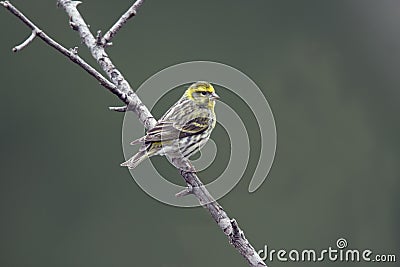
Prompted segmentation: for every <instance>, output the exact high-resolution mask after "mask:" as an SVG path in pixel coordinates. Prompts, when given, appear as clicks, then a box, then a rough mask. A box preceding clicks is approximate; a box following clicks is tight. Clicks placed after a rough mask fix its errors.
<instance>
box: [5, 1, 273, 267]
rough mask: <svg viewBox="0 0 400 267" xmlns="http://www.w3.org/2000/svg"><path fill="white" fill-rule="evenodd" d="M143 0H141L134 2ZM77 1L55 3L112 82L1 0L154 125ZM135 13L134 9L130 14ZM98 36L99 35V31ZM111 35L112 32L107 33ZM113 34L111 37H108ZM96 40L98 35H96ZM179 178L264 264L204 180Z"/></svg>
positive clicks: (256, 263)
mask: <svg viewBox="0 0 400 267" xmlns="http://www.w3.org/2000/svg"><path fill="white" fill-rule="evenodd" d="M137 2H143V1H137ZM79 3H80V2H79V1H71V0H59V1H58V4H59V5H60V6H62V7H63V8H64V10H65V11H66V12H67V14H68V15H69V17H70V25H71V26H72V27H73V29H74V30H76V31H78V32H79V35H80V36H81V38H82V41H83V43H84V44H85V45H86V46H87V47H88V48H89V50H90V52H91V54H92V56H93V57H94V58H95V59H96V60H97V62H98V63H99V65H100V66H101V68H102V69H103V70H104V71H105V72H106V73H107V75H108V76H109V77H110V79H111V81H112V83H110V82H109V81H108V80H107V79H105V78H104V77H103V76H101V74H99V73H98V72H97V71H96V70H95V69H93V68H92V67H91V66H90V65H88V64H87V63H86V62H85V61H83V60H82V59H81V58H80V57H79V56H78V55H77V54H76V53H77V50H76V49H75V48H74V49H72V50H71V51H70V50H67V49H65V48H64V47H62V46H61V45H60V44H58V43H57V42H55V41H54V40H53V39H51V38H50V37H48V36H47V35H46V34H45V33H44V32H42V31H41V30H40V29H39V28H37V27H36V26H35V25H34V24H33V23H32V22H31V21H29V20H28V19H27V18H26V17H25V16H24V15H23V14H22V13H21V12H20V11H18V10H17V9H16V8H15V7H14V6H12V5H11V4H10V3H9V2H8V1H5V2H0V4H2V5H3V6H4V7H5V8H7V9H8V10H9V11H10V12H11V13H13V14H14V15H15V16H17V17H18V18H19V19H21V21H23V22H24V23H25V24H26V25H27V26H28V27H29V28H31V30H35V31H36V32H37V36H39V37H40V38H41V39H42V40H43V41H45V42H46V43H47V44H49V45H50V46H52V47H53V48H55V49H57V50H58V51H59V52H61V53H62V54H64V55H65V56H67V57H68V58H70V59H71V60H72V61H73V62H75V63H77V64H78V65H80V66H81V67H82V68H83V69H85V70H86V71H87V72H88V73H89V74H91V75H92V76H94V77H96V79H98V80H99V81H100V83H101V84H102V85H103V86H104V87H106V88H107V89H109V90H110V91H111V92H112V93H113V94H115V95H117V96H118V97H119V98H120V99H121V100H122V101H123V102H124V103H125V104H127V106H126V107H119V108H118V107H117V108H110V109H112V110H116V111H126V110H132V111H133V112H134V113H136V114H137V115H138V117H139V120H140V121H141V122H142V123H143V125H144V126H145V127H146V128H147V129H150V128H152V127H154V125H155V124H156V120H155V119H154V117H153V116H152V115H151V113H150V111H149V110H148V109H147V107H146V106H144V104H143V103H142V102H141V100H140V99H139V98H138V96H137V95H136V94H135V93H134V92H133V90H132V88H131V87H130V85H129V84H128V82H127V81H126V80H125V78H124V77H123V76H122V74H121V73H120V72H119V71H118V70H117V69H116V68H115V66H114V65H113V64H112V62H111V60H110V59H109V57H108V55H107V54H106V52H105V51H104V47H103V46H101V45H99V44H98V42H97V40H96V38H95V37H94V36H93V35H92V33H91V32H90V31H89V28H88V26H87V24H86V23H85V22H84V20H83V18H82V17H81V15H80V13H79V12H78V10H77V5H78V4H79ZM132 14H133V15H134V14H136V11H135V12H134V13H132ZM128 19H129V16H128V17H127V18H126V19H122V18H121V19H120V20H123V22H122V24H121V26H119V27H118V29H119V28H121V27H122V25H123V24H124V23H125V22H126V21H127V20H128ZM118 29H117V30H116V31H115V32H114V34H115V33H116V32H117V31H118ZM110 31H111V30H110ZM98 35H99V34H98ZM110 35H112V34H110ZM111 37H112V36H111ZM97 39H99V38H97ZM180 173H181V175H182V177H183V178H184V179H185V181H186V184H187V186H188V188H187V190H184V191H183V192H180V193H178V196H183V195H188V194H193V195H194V196H195V197H196V198H197V199H198V200H199V202H200V204H201V205H202V206H203V207H204V208H206V209H207V210H208V211H209V212H210V214H211V216H212V217H213V219H214V220H215V222H216V223H217V224H218V226H219V227H220V228H221V229H222V231H223V232H224V233H225V235H226V236H227V237H228V239H229V242H230V243H231V244H232V245H233V246H234V247H235V248H236V249H237V250H238V252H239V253H240V254H241V255H242V256H243V257H244V258H245V259H246V260H247V261H248V263H249V264H250V266H253V267H262V266H266V264H265V263H264V262H263V261H262V259H261V258H260V256H259V255H258V253H257V252H256V251H255V249H254V248H253V247H252V246H251V244H250V243H249V242H248V240H247V239H246V237H245V235H244V233H243V231H242V230H241V229H240V228H239V225H238V224H237V222H236V220H234V219H232V220H231V219H230V218H229V217H228V215H227V214H226V212H225V211H224V210H223V208H222V207H221V205H219V204H218V202H216V201H215V199H214V198H213V197H212V196H211V194H210V193H209V192H208V191H207V189H206V188H205V186H204V185H203V183H202V182H201V181H200V179H199V178H198V177H197V175H196V174H195V173H194V172H188V171H180Z"/></svg>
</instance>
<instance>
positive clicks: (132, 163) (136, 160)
mask: <svg viewBox="0 0 400 267" xmlns="http://www.w3.org/2000/svg"><path fill="white" fill-rule="evenodd" d="M148 157H149V155H148V154H147V151H146V149H143V150H140V151H139V152H138V153H136V154H135V155H134V156H133V157H131V158H130V159H128V160H127V161H125V162H123V163H121V166H125V167H128V168H129V169H134V168H136V166H137V165H139V164H140V163H141V162H142V161H143V160H145V159H146V158H148Z"/></svg>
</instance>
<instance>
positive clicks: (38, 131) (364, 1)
mask: <svg viewBox="0 0 400 267" xmlns="http://www.w3.org/2000/svg"><path fill="white" fill-rule="evenodd" d="M12 3H14V4H15V5H16V6H17V7H19V8H20V9H21V10H22V11H24V12H25V14H26V15H27V16H28V17H29V18H31V19H32V20H33V21H34V22H35V23H37V25H38V26H40V27H42V29H43V30H45V31H46V32H47V33H48V34H49V35H50V36H52V37H54V38H55V39H56V40H58V41H59V42H61V43H62V44H63V45H65V46H66V47H74V46H79V48H80V50H79V52H80V55H81V56H82V57H85V58H86V59H87V60H88V61H89V62H90V63H92V64H93V65H94V66H95V67H96V68H98V67H97V66H96V65H95V63H94V61H93V60H92V59H91V58H90V56H89V54H88V52H87V50H86V49H85V47H84V46H83V45H82V44H81V43H80V40H79V37H78V36H77V34H76V33H75V32H73V31H72V30H71V29H70V28H69V26H68V18H67V16H66V14H65V13H64V11H63V10H61V9H57V8H56V1H55V0H42V1H22V0H19V1H17V0H16V1H12ZM131 3H132V1H106V0H96V1H95V0H86V1H84V4H82V5H81V6H80V11H81V12H82V14H83V15H84V18H85V19H86V21H87V23H88V24H90V25H91V30H92V32H96V31H97V30H98V29H108V28H109V27H110V26H111V25H112V24H113V23H114V21H115V20H116V19H117V18H118V17H119V16H120V14H122V12H124V11H125V10H126V9H127V8H128V7H129V6H130V4H131ZM0 25H2V27H1V36H2V37H1V39H2V41H1V42H0V69H1V74H0V76H1V81H2V88H1V90H0V103H1V104H0V109H1V112H0V116H1V139H0V142H1V150H0V159H1V161H0V162H1V167H0V176H1V179H0V213H1V223H0V237H1V238H0V266H5V267H8V266H10V267H11V266H86V267H87V266H139V265H144V264H145V265H146V266H165V267H169V266H246V265H247V263H246V262H245V261H244V260H243V259H242V257H241V256H240V255H239V254H238V253H237V252H236V251H235V250H234V249H233V248H232V247H231V246H230V245H229V244H228V242H227V240H226V237H225V236H224V234H223V233H222V232H221V231H220V229H219V228H218V227H217V226H216V225H215V223H214V221H213V220H212V219H211V217H210V216H209V214H208V213H207V212H206V211H205V210H204V209H203V208H192V209H183V208H175V207H170V206H167V205H164V204H161V203H160V202H157V201H156V200H154V199H152V198H151V197H149V196H147V195H146V194H145V193H144V192H143V191H141V190H140V188H139V187H138V186H137V185H136V184H135V183H133V182H132V180H131V177H130V175H129V173H128V171H127V170H126V169H124V168H121V167H120V166H119V163H120V162H122V161H123V155H122V148H121V125H122V119H123V116H122V114H119V113H113V112H110V111H108V109H107V107H108V106H110V105H119V104H120V103H119V101H118V99H116V98H115V97H114V96H112V95H111V94H110V93H109V92H107V91H106V90H105V89H103V88H102V87H101V86H99V85H98V82H97V81H96V80H94V79H93V78H92V77H91V76H89V75H88V74H87V73H85V72H84V71H83V70H82V69H80V68H79V67H77V66H76V65H74V64H72V63H71V62H70V61H69V60H67V59H66V58H65V57H64V56H62V55H60V54H59V53H58V52H56V51H55V50H54V49H52V48H50V47H49V46H47V45H45V44H44V43H43V42H42V41H41V40H38V39H37V40H35V41H34V42H33V43H32V44H31V45H30V46H29V47H27V48H26V49H25V50H23V51H22V52H20V53H17V54H14V53H12V52H11V48H12V47H13V46H14V45H16V44H18V43H20V42H21V41H22V40H24V38H26V37H27V36H28V35H29V34H30V31H29V30H28V29H27V27H26V26H25V25H23V24H22V23H21V22H20V21H19V20H18V19H17V18H15V17H14V16H13V15H11V14H9V13H8V12H7V11H6V10H4V9H3V8H1V9H0ZM399 25H400V2H399V1H389V0H385V1H373V0H369V1H368V0H359V1H317V0H315V1H246V2H245V1H232V0H230V1H222V0H221V1H211V0H204V1H183V0H181V1H150V0H149V1H146V2H145V4H144V6H143V7H142V8H141V9H140V12H139V15H138V16H137V17H135V18H134V20H132V21H130V22H129V24H128V25H127V26H126V27H125V28H123V30H122V31H121V32H120V33H119V34H118V36H117V37H116V38H115V39H114V40H113V42H114V46H113V47H110V48H109V49H108V52H109V54H110V56H111V58H112V60H113V61H114V63H115V64H116V65H117V67H118V68H119V69H120V70H121V71H122V72H123V73H124V75H125V77H126V78H127V79H128V81H129V82H130V83H131V85H132V87H133V88H137V87H138V86H139V85H140V84H141V83H142V82H143V81H145V80H146V79H147V78H149V77H150V76H151V75H153V74H154V73H156V72H158V71H159V70H161V69H163V68H165V67H168V66H170V65H173V64H176V63H181V62H185V61H192V60H211V61H217V62H221V63H225V64H228V65H231V66H233V67H235V68H237V69H239V70H241V71H243V72H244V73H246V74H247V75H248V76H249V77H250V78H252V79H253V80H254V81H255V82H256V83H257V84H258V86H259V87H260V88H261V89H262V90H263V92H264V94H265V96H266V98H267V99H268V101H269V103H270V105H271V108H272V110H273V113H274V116H275V120H276V125H277V135H278V145H277V153H276V157H275V161H274V164H273V167H272V169H271V171H270V173H269V176H268V179H267V180H266V181H265V182H264V184H263V185H262V187H261V188H260V189H259V190H258V191H256V192H255V193H254V194H249V193H248V192H247V188H248V184H249V182H250V179H251V175H252V171H253V170H254V166H255V160H256V159H255V157H252V162H251V164H250V166H249V168H248V169H247V171H246V174H247V175H246V177H244V178H243V179H242V180H241V182H240V183H239V185H238V186H237V187H236V188H234V190H233V191H232V192H231V193H230V194H228V195H227V196H226V197H224V198H223V199H221V200H220V203H221V204H222V205H223V207H224V208H225V210H226V211H227V212H228V214H229V215H230V216H232V217H234V218H236V219H237V220H238V221H239V224H240V226H241V227H242V228H243V229H244V230H245V233H246V236H247V238H248V239H249V240H250V241H251V242H252V244H253V245H254V246H255V247H256V248H257V249H262V248H263V247H264V245H268V247H269V248H273V249H280V248H284V249H287V250H290V249H293V248H297V249H307V248H315V249H324V248H327V247H329V246H332V247H335V242H336V240H337V239H338V238H340V237H343V238H346V239H347V241H348V243H349V247H350V248H358V249H360V250H363V249H371V250H372V251H374V253H384V254H385V253H387V254H397V261H399V257H400V255H399V248H400V238H399V237H400V231H399V225H400V208H399V185H400V180H399V173H400V165H399V159H400V142H399V136H400V127H399V113H400V90H399V86H400V75H399V74H398V71H399V69H400V27H399ZM231 100H232V99H231ZM174 101H175V100H174V99H171V100H170V103H167V102H168V101H163V105H164V106H163V107H161V108H160V109H162V108H164V109H166V108H167V107H168V106H169V105H171V104H172V103H173V102H174ZM145 104H146V103H145ZM230 104H235V103H234V99H233V100H232V101H231V103H230ZM239 104H240V103H238V106H237V108H239V109H238V113H239V114H240V113H241V111H243V114H246V112H247V113H248V112H249V111H248V110H249V109H248V108H246V107H245V106H244V107H243V105H239ZM155 114H157V115H160V114H162V112H158V113H157V112H155ZM250 123H251V122H250ZM138 127H142V126H141V125H140V124H138ZM216 135H218V131H217V132H215V134H214V138H218V136H216ZM254 142H258V141H257V136H256V137H255V139H254V140H253V141H252V145H253V147H252V148H253V150H254V151H255V152H254V153H257V144H256V143H254ZM253 150H252V151H253ZM157 160H161V161H164V163H165V162H166V160H165V159H157ZM169 170H170V176H171V180H175V181H176V182H178V181H181V180H180V179H181V178H180V177H179V175H178V174H177V173H176V170H174V169H173V168H170V169H169ZM204 174H205V172H204V173H203V174H200V177H201V176H203V177H204V178H203V179H204V180H207V178H206V177H207V175H204ZM151 176H152V174H151V173H149V177H146V179H151V178H152V177H151ZM309 265H313V264H312V263H308V262H306V263H284V262H278V261H276V260H275V261H273V262H272V263H269V266H309ZM314 265H315V266H317V265H320V263H316V264H314ZM323 265H329V266H364V265H365V263H345V262H342V263H340V262H336V263H333V262H328V261H325V262H323ZM380 265H382V264H377V263H375V264H374V263H370V264H369V266H380ZM383 265H385V266H396V264H395V263H392V264H389V263H386V264H383Z"/></svg>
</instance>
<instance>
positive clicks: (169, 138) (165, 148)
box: [121, 81, 219, 171]
mask: <svg viewBox="0 0 400 267" xmlns="http://www.w3.org/2000/svg"><path fill="white" fill-rule="evenodd" d="M217 99H219V96H218V95H217V94H216V93H215V90H214V87H213V86H212V85H211V84H210V83H208V82H202V81H199V82H196V83H194V84H192V85H191V86H190V87H189V88H188V89H187V90H186V91H185V93H184V94H183V96H182V97H181V98H180V99H179V100H178V102H176V103H175V104H174V105H173V106H172V107H171V108H170V109H169V110H168V111H167V112H166V113H165V114H164V115H163V116H162V117H161V119H160V120H159V121H158V122H157V124H156V125H155V126H154V127H153V128H152V129H150V130H149V131H147V133H146V135H145V136H143V137H141V138H139V139H137V140H135V141H133V142H131V145H134V144H140V143H141V144H142V146H141V147H140V149H139V152H138V153H136V154H135V155H134V156H133V157H131V158H130V159H129V160H127V161H126V162H124V163H122V164H121V166H127V167H128V168H129V169H134V168H135V167H136V166H137V165H139V164H140V163H141V162H142V161H143V160H144V159H146V158H148V157H151V156H154V155H166V156H167V158H168V159H169V160H170V161H171V162H172V163H173V164H174V165H175V166H176V167H178V168H180V169H186V170H188V171H195V170H194V168H193V166H192V165H191V164H190V163H188V162H189V161H188V160H187V159H188V158H189V157H190V156H191V155H193V154H194V153H196V152H197V151H198V150H199V149H200V148H202V147H203V146H204V145H205V144H206V142H207V141H208V139H209V138H210V134H211V132H212V130H213V129H214V127H215V124H216V116H215V111H214V106H215V100H217ZM174 159H176V160H174ZM188 164H189V165H188ZM184 165H185V166H184Z"/></svg>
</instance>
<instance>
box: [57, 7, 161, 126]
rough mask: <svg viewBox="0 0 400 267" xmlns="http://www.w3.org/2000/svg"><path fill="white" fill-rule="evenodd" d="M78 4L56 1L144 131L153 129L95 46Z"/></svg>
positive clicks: (118, 74) (144, 109) (143, 108)
mask: <svg viewBox="0 0 400 267" xmlns="http://www.w3.org/2000/svg"><path fill="white" fill-rule="evenodd" d="M79 4H80V2H79V1H71V0H58V5H59V6H60V7H62V8H63V9H64V10H65V11H66V12H67V14H68V16H69V19H70V24H71V23H72V24H73V25H74V30H76V31H77V32H78V33H79V35H80V37H81V40H82V42H83V43H84V44H85V45H86V46H87V47H88V48H89V51H90V52H91V54H92V56H93V57H94V58H95V59H96V60H97V63H99V65H100V67H101V68H102V69H103V70H104V72H105V73H107V75H108V77H109V78H110V79H111V81H112V83H113V84H115V85H116V86H117V89H118V91H119V93H120V94H124V95H126V96H127V101H124V103H125V104H128V109H132V111H134V112H135V114H136V115H138V118H139V120H140V122H141V123H143V124H144V126H145V127H146V129H149V128H151V127H154V125H155V124H156V122H157V121H156V120H155V119H154V117H153V115H151V113H150V111H149V110H148V109H147V107H146V106H145V105H144V104H143V103H142V101H141V100H140V99H139V97H138V96H137V95H136V94H135V93H134V92H133V90H132V88H131V86H130V85H129V83H128V81H127V80H126V79H125V78H124V76H123V75H122V73H121V72H120V71H119V70H118V69H117V68H116V67H115V66H114V64H113V63H112V61H111V60H110V58H109V56H108V54H107V53H106V51H105V50H104V47H103V46H100V45H98V44H97V40H96V38H95V37H94V36H93V34H92V33H91V32H90V30H89V27H88V26H87V24H86V22H85V21H84V19H83V18H82V16H81V14H80V13H79V11H78V9H77V6H78V5H79Z"/></svg>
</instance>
